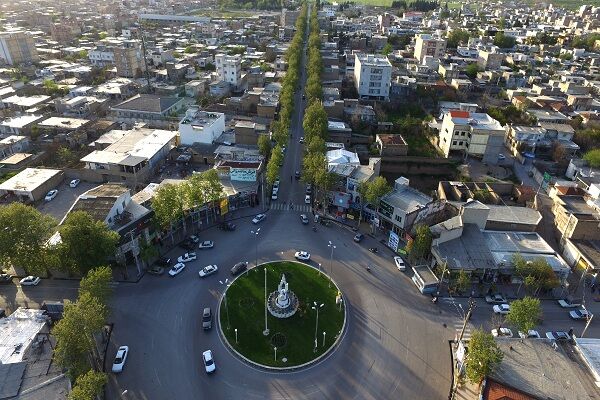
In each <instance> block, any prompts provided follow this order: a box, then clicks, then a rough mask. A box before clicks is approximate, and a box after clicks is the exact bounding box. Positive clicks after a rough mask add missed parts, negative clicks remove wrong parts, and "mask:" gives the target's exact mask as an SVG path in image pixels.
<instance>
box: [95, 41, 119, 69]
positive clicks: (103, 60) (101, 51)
mask: <svg viewBox="0 0 600 400" xmlns="http://www.w3.org/2000/svg"><path fill="white" fill-rule="evenodd" d="M88 58H89V60H90V64H92V65H93V66H95V67H105V66H107V65H113V64H114V63H115V52H114V50H113V49H112V47H108V46H104V45H100V46H96V47H94V48H93V49H92V50H90V51H88Z"/></svg>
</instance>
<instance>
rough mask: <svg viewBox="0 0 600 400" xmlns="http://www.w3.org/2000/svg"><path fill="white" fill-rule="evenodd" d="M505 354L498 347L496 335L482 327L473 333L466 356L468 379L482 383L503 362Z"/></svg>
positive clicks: (474, 382) (477, 383)
mask: <svg viewBox="0 0 600 400" xmlns="http://www.w3.org/2000/svg"><path fill="white" fill-rule="evenodd" d="M503 358H504V354H503V353H502V351H501V350H500V349H499V348H498V345H497V344H496V341H495V340H494V337H493V336H492V335H491V334H490V333H487V332H484V331H483V330H481V329H475V330H474V331H473V332H472V333H471V340H470V341H469V351H468V353H467V358H466V373H467V379H469V381H470V382H471V383H473V384H475V385H479V384H481V382H482V381H483V379H484V378H485V377H486V376H488V375H490V374H491V373H492V372H494V370H495V369H496V368H497V367H498V365H499V364H500V363H501V362H502V359H503Z"/></svg>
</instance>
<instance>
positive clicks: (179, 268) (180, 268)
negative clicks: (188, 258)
mask: <svg viewBox="0 0 600 400" xmlns="http://www.w3.org/2000/svg"><path fill="white" fill-rule="evenodd" d="M184 268H185V264H184V263H181V262H179V263H177V264H175V265H173V266H172V267H171V269H170V270H169V275H171V276H175V275H177V274H178V273H180V272H181V271H183V269H184Z"/></svg>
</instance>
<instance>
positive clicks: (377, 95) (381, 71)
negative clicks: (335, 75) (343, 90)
mask: <svg viewBox="0 0 600 400" xmlns="http://www.w3.org/2000/svg"><path fill="white" fill-rule="evenodd" d="M354 57H355V61H354V85H355V86H356V90H357V91H358V95H359V96H360V98H361V99H374V100H386V101H387V100H389V97H390V86H391V81H392V64H391V63H390V61H389V60H388V59H387V57H384V56H379V55H374V54H363V53H357V54H355V55H354Z"/></svg>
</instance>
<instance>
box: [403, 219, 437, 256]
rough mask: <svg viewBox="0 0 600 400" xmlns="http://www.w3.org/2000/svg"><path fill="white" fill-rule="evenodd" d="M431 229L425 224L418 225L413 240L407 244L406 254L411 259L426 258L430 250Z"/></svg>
mask: <svg viewBox="0 0 600 400" xmlns="http://www.w3.org/2000/svg"><path fill="white" fill-rule="evenodd" d="M432 240H433V238H432V236H431V230H430V229H429V227H428V226H427V225H418V226H417V228H416V234H415V238H414V240H412V241H411V242H410V243H409V245H408V255H409V256H410V258H411V260H413V261H417V260H422V259H424V258H427V257H428V256H429V252H430V251H431V242H432Z"/></svg>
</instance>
